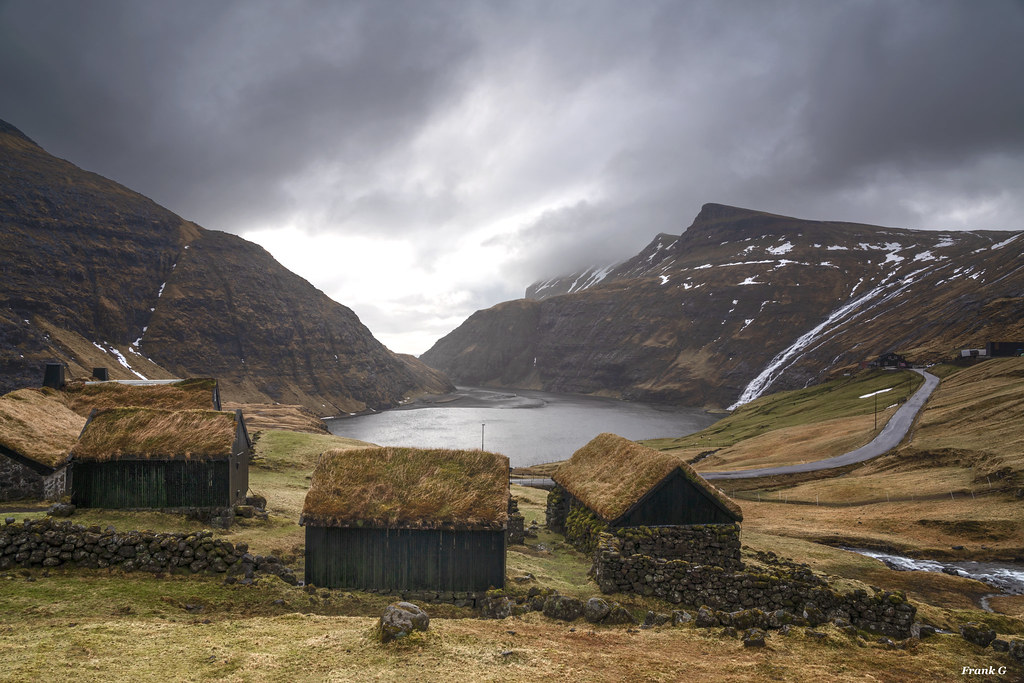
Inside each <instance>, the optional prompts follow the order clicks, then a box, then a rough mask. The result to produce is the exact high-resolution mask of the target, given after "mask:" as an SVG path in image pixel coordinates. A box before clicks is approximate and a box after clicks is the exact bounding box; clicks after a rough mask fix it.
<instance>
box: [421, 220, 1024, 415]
mask: <svg viewBox="0 0 1024 683" xmlns="http://www.w3.org/2000/svg"><path fill="white" fill-rule="evenodd" d="M1022 247H1024V238H1022V233H1020V232H1002V231H998V232H997V231H972V232H932V231H922V230H903V229H896V228H884V227H878V226H871V225H860V224H852V223H839V222H819V221H806V220H799V219H796V218H789V217H785V216H777V215H772V214H767V213H763V212H759V211H751V210H746V209H739V208H734V207H728V206H722V205H718V204H708V205H705V206H704V207H703V208H702V210H701V212H700V214H699V215H698V216H697V218H696V219H695V220H694V222H693V224H692V225H691V226H690V227H689V228H687V229H686V231H684V232H683V234H682V235H678V236H673V235H658V236H657V237H656V238H655V239H654V241H652V242H651V244H650V245H648V246H647V247H646V248H645V249H644V250H643V251H642V252H640V253H639V254H637V255H636V256H634V257H633V258H631V259H629V260H628V261H625V262H624V263H621V264H619V265H617V266H614V267H610V268H594V269H591V270H589V271H584V272H581V273H576V274H574V275H572V276H566V277H564V278H554V279H552V280H548V281H545V282H541V283H537V284H535V285H532V286H531V288H530V289H529V290H528V296H529V298H527V299H522V300H519V301H512V302H506V303H503V304H500V305H498V306H495V307H493V308H490V309H488V310H484V311H478V312H477V313H475V314H473V315H472V316H471V317H470V318H469V319H468V320H466V322H465V323H463V324H462V325H461V326H460V327H459V328H458V329H456V330H455V331H453V332H452V333H451V334H449V335H447V336H446V337H444V338H443V339H441V340H439V341H438V342H437V343H436V344H435V345H434V346H433V347H432V348H431V349H430V350H429V351H428V352H427V353H425V354H424V355H423V356H422V357H421V358H422V360H424V361H425V362H426V363H428V364H429V365H431V366H433V367H435V368H438V369H440V370H442V371H444V372H446V373H448V375H449V376H451V377H452V378H453V379H454V380H455V381H457V382H463V383H467V384H490V385H501V386H511V387H523V388H537V389H545V390H550V391H568V392H581V393H601V394H607V395H615V396H621V397H625V398H629V399H637V400H647V401H658V402H668V403H678V404H685V405H692V406H708V407H728V406H730V405H733V404H735V403H737V402H745V401H748V400H751V399H753V398H755V397H756V396H759V395H761V394H762V393H764V392H766V391H768V390H773V391H774V390H777V389H785V388H795V387H799V386H804V385H806V384H808V383H811V382H815V381H818V380H821V379H823V378H825V377H827V376H828V375H829V374H830V373H832V372H835V371H837V370H838V369H841V368H844V367H849V366H852V365H855V364H857V363H860V362H862V361H866V360H874V359H875V358H876V357H877V356H878V355H879V354H881V353H885V352H889V351H895V352H898V353H900V354H903V355H905V356H907V357H908V358H910V359H911V360H915V361H920V362H927V361H932V360H938V359H942V358H947V357H949V356H950V355H951V354H953V353H954V352H955V351H956V350H958V349H960V348H963V347H978V346H982V347H983V346H984V345H985V342H986V341H990V340H993V341H997V340H1021V339H1024V259H1022V258H1021V250H1022ZM566 292H571V293H566Z"/></svg>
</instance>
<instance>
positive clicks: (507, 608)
mask: <svg viewBox="0 0 1024 683" xmlns="http://www.w3.org/2000/svg"><path fill="white" fill-rule="evenodd" d="M515 610H516V601H515V600H513V599H512V598H510V597H508V596H507V595H500V596H497V597H490V598H484V599H483V600H482V601H481V602H480V617H481V618H482V619H507V618H508V617H510V616H512V615H513V614H514V613H515Z"/></svg>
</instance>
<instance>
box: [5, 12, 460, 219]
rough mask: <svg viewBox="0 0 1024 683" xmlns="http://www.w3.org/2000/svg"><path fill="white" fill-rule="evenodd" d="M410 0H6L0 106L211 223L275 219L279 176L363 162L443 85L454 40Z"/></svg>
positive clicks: (440, 18) (435, 99)
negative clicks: (1, 100) (366, 0)
mask: <svg viewBox="0 0 1024 683" xmlns="http://www.w3.org/2000/svg"><path fill="white" fill-rule="evenodd" d="M410 7H411V5H408V4H404V3H382V4H380V5H372V4H352V3H346V4H340V3H326V4H321V3H308V4H303V3H293V4H288V5H285V4H282V3H257V2H243V3H219V2H217V3H208V2H175V3H156V2H135V1H126V2H88V3H81V2H51V3H47V2H41V3H35V2H32V3H29V2H13V3H8V4H7V5H5V6H4V7H3V10H2V12H3V14H2V24H0V25H2V29H0V30H2V33H0V64H2V65H3V67H4V68H3V69H2V73H3V74H7V75H6V76H0V79H2V81H0V86H2V88H3V91H4V92H5V93H6V97H5V101H6V102H5V107H4V113H3V114H2V116H5V117H8V118H9V119H10V120H11V121H12V122H15V124H16V125H19V126H21V127H23V128H24V129H25V130H26V132H27V133H28V134H29V135H30V136H35V138H36V139H37V141H39V142H40V143H41V144H43V145H44V146H46V147H48V148H49V149H50V150H52V151H54V152H55V153H57V154H61V155H64V156H67V157H70V158H72V159H73V160H75V161H76V162H77V163H79V164H80V165H83V166H86V167H88V168H91V169H93V170H99V171H100V172H103V173H105V174H108V175H110V176H112V177H114V178H115V179H118V180H121V181H122V182H125V183H127V184H129V185H130V186H132V187H133V188H136V189H139V190H141V191H143V192H145V193H147V194H150V195H151V196H153V197H154V198H155V199H157V200H158V201H160V202H162V203H164V204H166V205H168V206H169V207H170V208H172V209H175V210H177V211H179V212H181V213H184V214H185V215H186V216H187V217H190V218H197V219H200V220H203V221H204V222H207V223H210V224H211V227H228V228H231V229H236V230H238V229H242V228H244V226H245V224H246V221H247V220H253V219H255V218H256V217H257V216H260V215H267V214H269V215H271V216H275V217H277V218H278V219H283V218H284V214H286V213H287V212H288V211H289V210H291V209H292V208H293V207H291V206H289V205H288V193H287V192H286V191H285V189H284V188H283V187H282V185H283V184H286V182H287V179H288V178H289V177H291V176H293V175H295V174H300V173H302V172H304V171H305V170H307V169H309V168H315V167H316V165H317V164H319V163H327V162H333V161H334V160H337V159H343V160H346V162H348V163H349V164H350V165H351V168H352V170H353V172H354V173H358V172H360V171H365V170H366V169H367V168H368V167H372V165H373V163H374V159H375V158H378V157H380V156H383V155H385V154H386V153H387V151H388V150H389V149H391V148H392V147H394V146H399V145H401V144H402V143H403V142H404V141H405V140H406V139H407V138H408V136H409V135H410V134H412V132H413V131H415V129H416V127H417V126H418V125H419V123H420V122H421V121H422V120H423V119H424V118H425V117H427V116H429V115H430V113H431V111H432V110H433V109H435V108H436V107H438V106H440V105H441V104H443V102H444V101H445V98H446V97H447V95H448V94H449V92H450V91H451V89H452V88H453V87H454V86H455V85H456V83H457V80H458V78H459V76H460V71H459V64H460V63H463V62H464V61H465V59H466V55H465V53H466V51H467V50H469V49H470V42H469V41H468V40H467V39H466V38H464V37H463V36H460V35H459V29H458V26H457V23H456V22H452V21H448V17H447V15H448V11H447V8H446V7H445V6H444V5H443V4H442V5H438V6H433V5H431V4H429V3H417V7H419V8H421V9H422V10H424V11H422V12H420V13H412V12H410V11H408V10H409V9H410Z"/></svg>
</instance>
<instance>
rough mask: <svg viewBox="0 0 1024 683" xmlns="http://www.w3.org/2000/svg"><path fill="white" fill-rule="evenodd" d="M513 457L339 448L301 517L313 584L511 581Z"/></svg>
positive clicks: (327, 458) (421, 587) (472, 586)
mask: <svg viewBox="0 0 1024 683" xmlns="http://www.w3.org/2000/svg"><path fill="white" fill-rule="evenodd" d="M508 501H509V487H508V458H506V457H504V456H501V455H496V454H494V453H488V452H485V451H479V450H472V451H458V450H423V449H415V448H367V449H356V450H332V451H327V452H325V453H324V454H323V455H321V456H320V460H319V462H318V463H317V466H316V468H315V469H314V470H313V477H312V481H311V482H310V488H309V493H307V494H306V501H305V505H304V506H303V510H302V517H301V519H300V521H299V523H300V524H302V525H304V526H305V527H306V569H305V572H306V573H305V580H306V583H307V584H312V585H316V586H324V587H330V588H346V589H353V590H379V591H382V592H400V591H436V592H449V593H451V592H461V591H466V592H480V591H486V590H488V589H491V588H503V587H504V585H505V548H506V528H507V524H508V507H509V502H508Z"/></svg>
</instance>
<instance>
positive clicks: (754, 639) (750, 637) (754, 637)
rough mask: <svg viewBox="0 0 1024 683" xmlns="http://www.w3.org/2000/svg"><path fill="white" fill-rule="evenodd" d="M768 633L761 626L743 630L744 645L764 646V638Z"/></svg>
mask: <svg viewBox="0 0 1024 683" xmlns="http://www.w3.org/2000/svg"><path fill="white" fill-rule="evenodd" d="M767 635H768V634H766V633H765V632H764V631H763V630H761V629H759V628H750V629H747V630H746V631H744V632H743V647H764V639H765V637H766V636H767Z"/></svg>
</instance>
